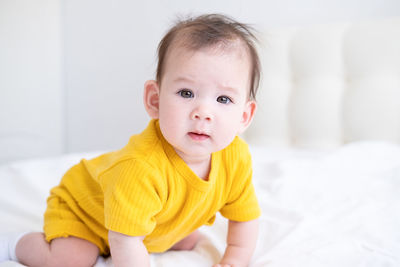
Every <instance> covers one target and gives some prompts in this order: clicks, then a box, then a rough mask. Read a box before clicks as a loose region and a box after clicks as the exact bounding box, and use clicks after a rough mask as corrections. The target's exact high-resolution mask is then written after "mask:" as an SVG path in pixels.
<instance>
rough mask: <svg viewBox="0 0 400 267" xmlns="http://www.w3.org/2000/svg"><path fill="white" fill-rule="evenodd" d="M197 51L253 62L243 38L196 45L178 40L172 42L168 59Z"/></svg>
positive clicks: (187, 55) (190, 54)
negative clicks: (200, 45)
mask: <svg viewBox="0 0 400 267" xmlns="http://www.w3.org/2000/svg"><path fill="white" fill-rule="evenodd" d="M197 52H205V53H206V54H207V55H215V56H218V57H220V56H221V55H222V56H228V57H236V58H239V59H241V60H244V61H247V62H251V55H250V53H249V49H248V48H247V46H246V45H245V43H244V42H243V41H241V40H234V41H230V42H218V43H216V44H213V45H207V46H203V47H196V46H192V45H190V44H187V43H185V42H181V41H177V42H175V43H172V44H171V46H170V47H169V49H168V51H167V53H166V61H167V62H168V61H171V60H173V59H176V58H177V57H182V56H183V57H189V58H190V57H191V56H193V55H194V54H196V53H197Z"/></svg>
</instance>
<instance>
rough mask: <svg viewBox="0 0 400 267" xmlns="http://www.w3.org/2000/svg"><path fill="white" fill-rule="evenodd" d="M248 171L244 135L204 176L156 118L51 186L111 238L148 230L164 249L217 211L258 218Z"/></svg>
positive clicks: (153, 248)
mask: <svg viewBox="0 0 400 267" xmlns="http://www.w3.org/2000/svg"><path fill="white" fill-rule="evenodd" d="M251 176H252V168H251V158H250V153H249V151H248V147H247V145H246V144H245V142H244V141H243V140H241V139H240V138H238V137H237V138H235V140H234V141H233V142H232V144H230V145H229V146H228V147H227V148H225V149H223V150H221V151H219V152H216V153H213V155H212V160H211V171H210V174H209V178H208V180H207V181H205V180H203V179H201V178H199V177H198V176H197V175H196V174H195V173H193V172H192V171H191V169H190V168H189V167H188V166H187V165H186V164H185V162H184V161H183V160H182V159H181V158H180V157H179V156H178V155H177V154H176V153H175V150H174V149H173V147H172V146H171V145H169V144H168V142H166V140H165V139H164V138H163V136H162V134H161V132H160V129H159V125H158V121H157V120H152V121H151V122H150V123H149V126H148V127H147V128H146V129H145V130H144V131H143V132H142V133H141V134H139V135H135V136H133V137H132V138H131V140H130V142H129V143H128V145H127V146H125V147H124V148H123V149H121V150H119V151H117V152H112V153H108V154H104V155H102V156H100V157H98V158H95V159H92V160H88V161H87V160H83V161H81V163H80V164H78V165H77V166H75V167H73V168H71V170H70V171H69V172H67V173H66V174H65V176H64V177H63V179H62V181H61V184H60V186H58V187H57V188H55V189H53V190H52V193H53V194H55V195H59V196H60V197H61V198H63V199H65V198H68V199H73V201H71V200H69V201H67V203H68V205H69V206H73V207H70V209H71V210H73V212H74V213H75V214H77V216H78V217H79V218H80V220H82V221H83V222H84V223H85V224H86V225H88V226H89V228H90V230H91V231H93V232H94V233H95V234H96V235H99V237H100V238H102V239H103V240H105V242H106V243H107V231H108V230H112V231H116V232H120V233H124V234H126V235H131V236H146V238H145V239H144V241H143V242H144V244H145V245H146V247H147V249H148V251H149V252H163V251H165V250H167V249H169V248H170V247H171V246H172V245H174V244H175V243H176V242H177V241H179V240H181V239H182V238H184V237H185V236H187V235H188V234H190V233H191V232H193V231H194V230H196V229H197V228H199V227H200V226H202V225H205V224H206V225H210V224H212V223H213V222H214V219H215V214H216V212H218V211H220V212H221V214H222V215H223V216H225V217H226V218H228V219H231V220H235V221H248V220H252V219H255V218H257V217H258V216H259V215H260V208H259V206H258V202H257V199H256V196H255V193H254V188H253V185H252V182H251ZM60 188H62V190H60ZM60 192H62V193H60ZM64 195H68V196H64ZM87 239H88V238H87Z"/></svg>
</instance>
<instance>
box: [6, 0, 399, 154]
mask: <svg viewBox="0 0 400 267" xmlns="http://www.w3.org/2000/svg"><path fill="white" fill-rule="evenodd" d="M204 12H213V13H215V12H221V13H225V14H229V15H231V16H233V17H235V18H237V19H238V20H240V21H242V22H246V23H251V24H254V25H255V26H256V27H257V28H258V29H260V30H262V29H263V28H264V27H267V26H286V25H299V24H311V23H328V22H337V21H355V20H369V19H375V18H382V17H388V16H399V15H400V1H398V0H367V1H366V0H329V1H320V0H303V1H298V0H280V1H276V0H274V1H272V0H246V1H245V0H230V1H228V0H224V1H215V0H203V1H187V0H168V1H167V0H147V1H131V0H115V1H111V0H110V1H105V0H102V1H98V0H97V1H95V0H80V1H77V0H53V1H51V0H48V1H45V0H37V1H35V2H32V1H28V0H0V56H1V58H0V125H1V126H0V151H1V152H0V157H1V158H0V160H1V159H5V158H17V157H26V156H34V155H52V154H55V153H61V152H75V151H86V150H109V149H117V148H119V147H121V146H122V145H124V144H125V143H126V142H127V140H128V138H129V136H130V135H132V134H134V133H137V132H138V131H140V130H142V129H143V127H144V126H145V125H146V124H147V121H148V117H147V115H146V113H145V111H144V108H143V105H142V88H143V84H144V82H145V80H146V79H151V78H153V77H154V71H155V65H156V56H155V55H156V46H157V44H158V41H159V40H160V38H161V37H162V35H163V34H164V33H165V31H166V30H167V28H168V27H169V26H170V25H171V22H172V21H173V20H174V18H175V15H176V14H200V13H204ZM60 21H61V24H60ZM64 107H65V108H64ZM29 135H32V136H35V138H30V137H29ZM19 136H21V138H19ZM14 148H16V149H15V150H14Z"/></svg>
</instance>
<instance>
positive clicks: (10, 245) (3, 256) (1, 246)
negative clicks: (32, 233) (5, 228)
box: [0, 232, 26, 262]
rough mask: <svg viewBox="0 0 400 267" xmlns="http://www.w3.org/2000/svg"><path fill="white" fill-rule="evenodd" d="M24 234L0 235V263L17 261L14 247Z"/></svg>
mask: <svg viewBox="0 0 400 267" xmlns="http://www.w3.org/2000/svg"><path fill="white" fill-rule="evenodd" d="M25 234H26V233H25V232H24V233H3V234H0V262H3V261H9V260H13V261H17V257H16V256H15V247H16V246H17V243H18V241H19V240H20V239H21V237H22V236H24V235H25Z"/></svg>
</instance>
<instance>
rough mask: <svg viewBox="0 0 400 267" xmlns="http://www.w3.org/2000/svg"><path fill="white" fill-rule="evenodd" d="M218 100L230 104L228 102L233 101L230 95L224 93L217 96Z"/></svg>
mask: <svg viewBox="0 0 400 267" xmlns="http://www.w3.org/2000/svg"><path fill="white" fill-rule="evenodd" d="M217 102H219V103H222V104H228V103H231V102H232V100H231V99H230V98H229V97H227V96H224V95H223V96H219V97H218V98H217Z"/></svg>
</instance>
